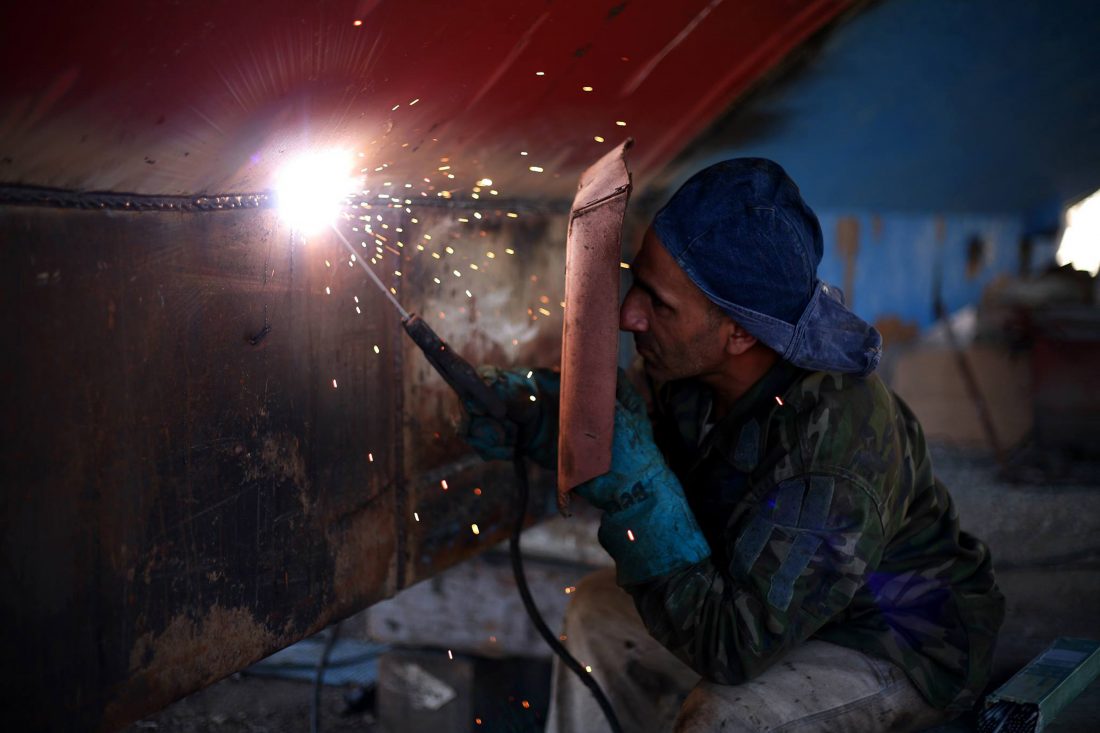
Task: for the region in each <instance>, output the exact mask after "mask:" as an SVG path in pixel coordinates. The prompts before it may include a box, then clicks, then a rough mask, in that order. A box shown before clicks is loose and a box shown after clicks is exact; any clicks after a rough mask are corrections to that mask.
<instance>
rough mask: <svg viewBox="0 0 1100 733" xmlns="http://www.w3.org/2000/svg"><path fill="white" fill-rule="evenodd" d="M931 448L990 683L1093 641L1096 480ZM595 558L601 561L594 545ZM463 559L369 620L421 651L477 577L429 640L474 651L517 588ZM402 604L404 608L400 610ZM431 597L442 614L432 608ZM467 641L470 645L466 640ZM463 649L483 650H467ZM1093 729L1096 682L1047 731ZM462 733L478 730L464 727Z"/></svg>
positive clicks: (267, 689)
mask: <svg viewBox="0 0 1100 733" xmlns="http://www.w3.org/2000/svg"><path fill="white" fill-rule="evenodd" d="M932 450H933V456H934V461H935V467H936V472H937V475H939V477H940V478H941V479H942V480H943V481H944V483H946V484H947V486H948V487H949V488H950V490H951V493H952V495H953V496H954V498H955V501H956V504H957V506H958V511H959V515H960V520H961V523H962V526H963V528H964V529H966V530H968V531H970V532H972V533H973V534H976V535H977V536H979V537H981V538H982V539H984V540H985V541H986V542H987V543H988V544H989V546H990V548H991V550H992V552H993V556H994V563H995V567H996V568H997V574H998V583H999V584H1000V586H1001V588H1002V590H1003V591H1004V593H1005V595H1006V597H1007V599H1008V611H1007V618H1006V621H1005V625H1004V628H1003V630H1002V634H1001V639H1000V642H999V647H998V652H997V658H996V663H995V664H996V669H995V672H994V677H995V679H994V684H995V685H999V684H1001V683H1002V682H1004V681H1005V680H1007V679H1008V677H1010V676H1011V675H1012V674H1013V673H1014V672H1015V671H1016V670H1018V669H1019V668H1020V667H1021V666H1022V665H1023V664H1025V663H1026V662H1027V661H1028V660H1030V659H1031V658H1033V657H1034V656H1036V655H1037V654H1038V653H1039V652H1041V651H1042V650H1043V649H1045V648H1046V646H1047V645H1048V644H1049V643H1050V642H1051V641H1052V640H1053V639H1054V638H1056V637H1057V636H1081V637H1089V638H1100V546H1098V545H1097V544H1096V543H1097V538H1098V537H1100V472H1094V471H1092V469H1091V467H1089V466H1087V465H1084V464H1081V466H1078V469H1079V470H1076V471H1074V472H1072V474H1071V475H1072V476H1073V477H1074V479H1075V482H1074V483H1057V484H1054V483H1014V482H1011V481H1006V480H1005V478H1004V477H1003V476H1002V475H1000V469H999V468H998V466H997V465H996V463H995V462H994V461H993V460H992V458H991V457H990V456H989V455H988V454H987V453H986V452H985V451H981V450H974V449H962V448H957V447H951V446H948V445H945V444H936V445H933V447H932ZM1013 470H1014V472H1015V473H1014V474H1010V475H1018V476H1019V475H1024V473H1025V472H1026V470H1027V469H1026V468H1021V467H1018V468H1016V469H1013ZM1063 475H1065V474H1063ZM1026 477H1027V478H1028V479H1029V480H1030V481H1033V482H1034V481H1036V480H1037V479H1039V480H1041V476H1040V475H1039V474H1036V473H1034V472H1030V473H1028V474H1027V476H1026ZM582 519H583V518H582ZM551 526H553V525H551ZM563 526H564V527H565V528H564V529H563V530H562V531H564V532H566V533H568V536H567V537H566V538H565V539H564V540H563V543H565V544H568V545H569V553H570V556H571V557H572V558H573V559H574V564H573V566H572V567H570V568H568V569H567V570H565V569H563V568H564V566H552V567H549V568H547V567H545V566H546V563H547V560H546V558H547V555H548V554H552V553H548V552H547V551H546V545H547V544H548V543H552V542H553V539H552V536H549V535H548V533H547V531H546V530H545V529H543V530H541V531H540V533H536V535H533V536H532V539H533V542H532V543H531V544H532V546H531V548H530V551H531V553H532V554H533V555H534V554H538V555H539V559H538V560H534V559H533V560H532V562H531V568H534V570H532V569H529V571H528V574H529V576H530V580H531V583H532V585H533V586H534V587H535V588H536V596H538V595H539V591H538V588H539V579H540V578H543V579H544V580H545V584H546V585H549V584H551V583H554V584H558V585H560V584H562V583H564V582H567V581H562V580H561V573H562V572H569V573H573V574H576V573H577V572H578V566H577V564H576V562H575V561H576V559H577V558H582V559H585V560H589V561H591V560H593V558H596V554H593V550H592V547H580V546H578V542H581V544H583V540H578V536H579V535H578V526H579V523H577V524H574V525H563ZM553 531H554V530H551V531H550V535H552V534H553ZM580 534H584V533H583V532H582V533H580ZM592 534H593V537H592V539H591V543H592V545H593V546H595V540H594V531H593V532H592ZM595 552H596V553H597V554H598V552H599V550H598V546H597V547H596V550H595ZM471 562H472V563H480V566H479V567H481V568H482V570H477V569H474V568H472V567H459V568H455V569H453V570H451V571H448V572H447V573H444V574H442V576H440V577H439V578H437V579H433V580H432V581H429V582H428V583H424V584H421V585H419V586H416V587H414V588H412V589H410V590H408V591H405V592H404V593H402V594H400V595H399V596H398V597H397V598H395V599H393V600H392V601H387V602H386V603H387V604H390V605H389V606H386V607H381V608H379V607H376V609H372V610H374V611H375V615H376V617H377V618H381V619H387V620H388V619H391V618H396V617H398V616H399V615H400V614H402V613H404V614H405V615H406V624H405V625H404V626H403V627H401V628H400V630H399V632H395V633H398V634H399V635H400V636H401V637H402V638H403V639H404V640H405V641H408V640H414V641H415V642H416V643H417V644H418V645H420V644H423V641H424V638H425V637H428V636H431V635H432V634H433V633H434V634H436V635H438V634H439V633H440V626H439V625H438V623H436V622H434V621H431V619H433V618H435V619H438V618H439V616H438V614H439V613H445V612H446V609H445V608H442V606H443V605H448V606H449V607H450V608H451V609H452V610H453V605H449V604H451V603H453V601H454V596H453V594H452V591H450V590H448V588H449V586H448V579H447V578H448V576H449V575H453V576H454V579H455V580H454V584H455V585H456V586H457V587H466V588H467V590H468V589H469V583H470V582H471V577H473V576H476V575H478V574H481V575H482V576H484V577H485V578H487V579H488V580H486V581H485V582H486V586H485V587H499V588H500V589H501V590H499V591H498V593H497V596H499V597H497V596H494V594H491V593H486V594H478V595H479V597H480V601H479V602H480V603H481V604H482V605H481V607H480V608H478V607H475V606H473V605H471V604H470V603H469V602H467V604H466V606H465V607H464V609H463V610H464V613H469V614H471V616H474V615H477V616H479V617H480V618H479V620H478V622H477V623H478V624H480V626H478V627H477V628H476V630H475V631H474V632H469V633H468V632H464V631H461V630H453V629H452V631H451V632H447V633H448V634H449V635H450V636H453V637H455V638H454V639H451V638H439V639H438V640H437V641H436V644H437V646H438V647H439V648H440V649H446V648H449V647H451V646H454V647H456V648H461V647H462V646H464V645H466V646H471V647H472V646H473V645H474V644H475V642H476V640H477V639H481V637H482V636H484V635H485V624H487V623H490V622H491V616H492V614H493V612H494V611H493V609H494V607H500V608H506V609H507V613H506V614H502V617H503V616H507V617H509V618H511V617H512V616H514V615H515V613H516V611H515V610H514V609H515V606H514V604H513V599H512V597H511V595H510V594H511V593H513V592H514V589H512V588H510V587H508V584H507V583H506V582H503V581H501V579H500V578H499V577H498V576H500V575H501V573H504V572H506V571H505V570H501V568H500V565H501V564H500V562H498V561H494V560H491V559H479V558H475V559H474V560H473V561H471ZM540 563H541V564H542V566H544V567H543V569H542V570H539V569H538V567H539V565H540ZM486 568H487V569H486ZM553 592H554V593H559V594H560V593H562V590H561V588H558V587H557V586H556V585H555V590H554V591H553ZM504 594H508V595H507V596H505V595H504ZM403 597H406V598H408V599H410V600H408V601H406V600H405V599H404V598H403ZM433 598H435V599H436V600H435V601H434V602H436V603H438V604H440V605H441V608H438V609H433V608H431V604H432V603H433ZM403 604H404V605H403ZM540 605H543V607H544V609H546V608H548V609H549V610H550V612H549V613H547V614H546V615H547V619H546V620H547V623H548V624H549V625H550V627H551V628H557V627H558V625H559V624H560V614H561V612H562V610H563V607H564V604H563V603H561V602H554V601H547V602H545V603H542V604H540ZM410 608H416V609H420V610H419V611H417V614H423V616H424V618H426V619H429V622H428V623H425V624H423V626H418V625H417V622H416V619H415V618H409V617H408V613H409V611H408V609H410ZM372 610H368V611H367V612H365V613H364V614H362V616H361V617H356V618H353V619H352V620H351V621H349V622H345V624H344V629H345V633H351V634H356V633H359V634H363V635H366V634H368V633H370V634H372V635H374V636H378V635H379V632H380V631H382V630H383V629H385V628H387V627H392V626H393V624H392V622H387V623H378V622H377V619H376V621H375V623H374V624H371V623H370V614H371V611H372ZM487 619H489V620H487ZM471 623H473V621H471ZM509 623H511V622H509ZM518 625H519V626H525V625H524V624H518ZM507 627H508V624H504V623H503V622H502V623H501V624H500V626H499V629H500V630H501V635H502V636H503V635H504V634H505V633H507V631H506V629H507ZM433 629H434V631H433ZM521 631H522V630H521ZM452 632H453V633H452ZM517 634H519V635H518V636H516V639H515V640H514V643H515V644H518V645H520V646H524V647H526V646H528V645H529V644H530V643H531V642H530V638H531V635H530V634H529V633H527V631H522V633H521V632H517ZM466 637H469V638H470V639H474V640H475V641H470V642H467V641H464V639H465V638H466ZM486 638H487V637H486ZM383 640H386V641H395V639H383ZM397 641H400V640H397ZM493 643H494V644H501V645H507V644H508V643H509V642H508V640H507V639H505V638H499V639H498V638H497V637H494V639H493ZM470 651H471V652H477V653H480V651H479V650H477V649H473V648H471V649H470ZM310 698H311V689H310V685H308V684H305V683H300V682H288V681H281V680H269V679H259V678H247V677H241V676H240V675H234V676H232V677H230V678H227V679H226V680H223V681H222V682H219V683H217V684H215V685H213V686H211V687H209V688H207V689H206V690H202V691H200V692H198V693H195V694H194V695H191V696H190V697H188V698H186V699H184V700H181V701H179V702H177V703H175V704H174V705H171V706H169V707H168V708H166V709H165V710H163V711H161V712H160V713H158V714H156V715H154V716H151V717H149V718H147V719H146V720H144V721H141V722H139V723H136V724H134V725H133V726H131V727H130V728H128V729H126V730H127V733H137V732H138V731H146V730H158V731H173V732H174V731H186V732H188V733H191V732H194V733H200V732H202V733H205V732H210V733H244V732H246V731H247V732H249V733H256V732H259V731H307V730H308V729H309V706H310ZM344 707H345V705H344V702H343V699H342V695H341V691H340V690H337V689H334V688H326V690H325V692H324V695H323V698H322V712H323V716H324V717H323V730H326V731H381V730H382V728H381V726H380V724H379V723H378V722H377V721H376V720H375V718H374V716H373V715H372V714H370V713H366V714H364V713H356V714H353V715H351V716H346V717H345V716H341V715H340V711H341V710H342V709H343V708H344ZM1096 720H1100V684H1094V685H1093V686H1092V687H1091V688H1090V690H1088V691H1087V692H1086V693H1085V695H1083V696H1082V697H1081V698H1080V699H1079V700H1078V702H1077V704H1076V705H1075V706H1074V707H1073V708H1072V709H1070V710H1067V711H1066V713H1065V714H1064V715H1063V717H1062V719H1060V720H1058V721H1056V724H1055V725H1054V726H1052V727H1049V728H1048V730H1051V731H1056V733H1084V732H1085V731H1093V730H1097V726H1096V723H1095V721H1096ZM470 729H471V730H483V729H484V728H475V727H473V726H471V728H470ZM973 729H974V728H973V721H972V720H964V721H962V722H960V723H956V724H954V725H952V726H949V727H945V728H943V729H941V730H942V731H943V733H948V732H949V731H950V733H962V732H963V731H967V730H973ZM386 733H397V732H396V731H387V732H386Z"/></svg>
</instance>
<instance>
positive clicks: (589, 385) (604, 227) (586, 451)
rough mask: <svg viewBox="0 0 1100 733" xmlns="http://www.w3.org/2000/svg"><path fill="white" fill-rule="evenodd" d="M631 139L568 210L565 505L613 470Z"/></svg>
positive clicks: (562, 439)
mask: <svg viewBox="0 0 1100 733" xmlns="http://www.w3.org/2000/svg"><path fill="white" fill-rule="evenodd" d="M633 144H634V140H633V139H632V138H627V139H626V140H625V141H624V142H623V143H622V144H621V145H619V146H618V147H616V148H615V149H614V150H612V151H611V152H609V153H608V154H607V155H605V156H603V157H602V158H600V160H599V161H597V162H596V163H595V164H594V165H593V166H591V167H590V168H588V170H586V171H585V172H584V173H583V174H581V179H580V183H579V184H578V187H577V195H576V196H575V197H574V199H573V208H572V210H571V212H570V215H569V233H568V236H567V238H566V245H565V247H566V255H565V321H564V323H563V326H562V353H561V414H560V417H559V422H558V509H559V510H560V511H561V512H562V513H563V514H564V513H565V512H566V508H567V507H568V504H569V501H568V495H569V492H570V491H572V490H573V489H574V488H575V487H576V486H578V485H579V484H582V483H584V482H585V481H588V480H590V479H593V478H595V477H597V476H599V475H601V474H604V473H607V471H608V470H609V469H610V468H611V439H612V436H613V432H612V431H613V428H614V424H615V375H616V366H617V362H618V353H619V262H620V259H621V256H622V232H623V217H624V216H625V215H626V204H627V200H628V199H629V198H630V189H631V180H630V171H629V170H628V169H627V167H626V158H625V154H626V151H627V150H628V149H630V147H631V145H633Z"/></svg>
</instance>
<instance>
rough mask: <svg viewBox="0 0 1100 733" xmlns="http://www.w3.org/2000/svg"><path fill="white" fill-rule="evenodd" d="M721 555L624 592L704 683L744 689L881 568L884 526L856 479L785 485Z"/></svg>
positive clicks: (735, 525)
mask: <svg viewBox="0 0 1100 733" xmlns="http://www.w3.org/2000/svg"><path fill="white" fill-rule="evenodd" d="M725 543H726V548H725V549H726V552H725V553H724V556H725V559H724V560H721V561H719V560H718V558H719V555H718V554H716V555H715V556H713V557H712V558H709V559H707V560H704V561H703V562H700V563H697V564H695V565H692V566H690V567H688V568H685V569H683V570H679V571H677V572H674V573H671V574H669V575H666V576H662V577H661V578H658V579H656V580H653V581H650V582H647V583H644V584H641V585H636V586H631V587H628V588H627V590H628V591H629V592H630V593H631V594H632V595H633V596H634V600H635V604H636V605H637V607H638V611H639V613H640V614H641V617H642V620H643V622H644V623H645V625H646V627H647V628H648V629H649V632H650V634H651V635H652V636H653V637H654V638H656V639H657V640H658V641H660V642H661V643H662V644H663V645H664V646H665V647H666V648H668V649H669V650H670V651H671V652H672V653H673V654H675V655H676V656H678V657H679V658H680V659H682V660H683V661H684V662H685V663H687V664H688V665H689V666H690V667H691V668H692V669H694V670H695V671H696V672H698V673H699V674H700V675H701V676H702V677H703V678H705V679H707V680H710V681H712V682H716V683H720V684H738V683H740V682H744V681H745V680H748V679H752V678H753V677H755V676H757V675H759V674H760V673H761V672H763V671H764V670H765V669H767V668H768V667H769V666H770V665H771V664H772V663H773V662H775V661H776V660H777V659H778V658H780V657H781V656H782V655H783V654H784V652H786V651H787V650H788V649H790V648H792V647H794V646H796V645H797V644H799V643H800V642H802V641H804V640H805V639H807V638H809V637H810V636H811V635H812V634H813V633H814V632H816V631H817V630H818V629H819V628H821V627H822V626H823V625H825V624H826V623H827V622H828V621H829V620H830V619H831V618H833V617H834V616H836V615H837V614H839V613H841V612H842V611H843V610H844V609H845V608H846V607H847V606H848V604H849V603H850V602H851V600H852V596H853V595H854V594H855V592H856V591H857V590H858V589H859V588H860V587H861V586H862V585H863V584H864V583H865V582H866V579H867V576H868V575H869V574H870V573H871V572H872V571H873V570H874V569H875V568H876V567H877V565H878V563H879V561H880V560H881V558H882V553H883V547H884V535H883V525H882V522H881V519H880V515H879V512H878V508H877V506H876V505H875V503H874V501H873V499H872V498H871V493H870V492H869V491H868V490H867V489H866V487H865V486H863V485H862V484H861V480H860V479H859V478H857V477H854V476H850V475H847V474H844V473H812V474H804V475H800V476H796V477H793V478H790V479H787V480H785V481H782V482H780V483H779V484H778V485H776V486H775V487H774V488H772V489H771V490H770V491H768V492H767V493H766V494H765V495H764V496H763V497H762V499H761V501H760V502H759V503H758V504H757V509H756V511H755V512H753V513H749V514H748V515H747V516H743V517H741V518H739V519H736V520H734V521H733V522H732V523H731V526H730V527H728V528H727V530H726V534H725Z"/></svg>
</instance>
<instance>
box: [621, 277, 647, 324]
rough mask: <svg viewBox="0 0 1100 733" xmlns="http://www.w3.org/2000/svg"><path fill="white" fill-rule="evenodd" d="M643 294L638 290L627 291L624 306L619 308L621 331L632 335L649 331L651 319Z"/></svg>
mask: <svg viewBox="0 0 1100 733" xmlns="http://www.w3.org/2000/svg"><path fill="white" fill-rule="evenodd" d="M640 296H641V293H640V292H639V291H638V289H637V288H633V287H632V288H631V289H630V290H628V291H627V293H626V297H625V298H624V299H623V304H622V306H621V307H620V308H619V329H620V330H623V331H630V332H632V333H641V332H643V331H648V330H649V317H648V316H647V315H646V312H645V307H644V305H643V303H642V302H641V301H642V298H641V297H640Z"/></svg>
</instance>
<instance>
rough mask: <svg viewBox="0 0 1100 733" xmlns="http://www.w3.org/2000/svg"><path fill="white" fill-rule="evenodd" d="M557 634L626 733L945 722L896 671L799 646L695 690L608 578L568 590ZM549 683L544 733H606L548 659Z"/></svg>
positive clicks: (592, 578) (852, 654) (691, 678)
mask: <svg viewBox="0 0 1100 733" xmlns="http://www.w3.org/2000/svg"><path fill="white" fill-rule="evenodd" d="M564 633H565V635H566V642H565V645H566V646H567V647H568V648H569V650H570V651H571V652H572V653H573V655H574V656H575V657H576V658H577V661H579V662H580V663H581V664H582V665H589V666H591V667H592V675H593V676H594V677H595V678H596V681H597V682H599V684H600V687H601V688H603V691H604V694H605V695H607V697H608V699H609V700H610V701H611V705H612V707H613V708H614V709H615V713H616V715H618V717H619V722H620V723H621V725H622V727H623V730H624V731H627V733H647V732H649V731H653V733H658V732H660V733H668V732H669V731H676V733H701V732H702V731H722V733H739V732H740V731H772V732H775V731H799V732H800V733H808V732H809V731H858V732H859V733H866V732H867V731H910V730H920V729H922V728H926V727H929V726H934V725H938V724H940V723H943V722H945V721H947V720H949V719H950V718H951V716H950V715H948V714H945V713H944V712H943V711H941V710H938V709H936V708H933V707H931V706H930V705H928V703H926V702H925V701H924V698H922V697H921V695H920V693H919V692H918V691H917V689H916V688H915V687H913V685H912V683H911V682H909V679H908V678H907V677H906V676H905V673H904V672H902V671H901V669H899V668H898V667H897V666H896V665H894V664H892V663H891V662H888V661H886V660H883V659H877V658H874V657H870V656H867V655H865V654H862V653H860V652H858V651H855V650H852V649H848V648H846V647H842V646H837V645H835V644H830V643H827V642H824V641H816V640H811V641H808V642H806V643H804V644H802V645H800V646H799V647H797V648H795V649H793V650H792V651H791V652H789V653H788V654H787V655H786V656H785V657H784V658H783V659H782V660H781V661H779V662H778V663H776V664H775V665H773V666H772V667H771V668H769V669H768V670H767V671H766V672H764V673H763V674H762V675H760V676H759V677H757V678H755V679H753V680H750V681H749V682H746V683H744V684H741V685H716V684H713V683H710V682H704V681H701V680H700V677H699V675H697V674H695V672H693V671H692V670H691V668H689V667H688V666H687V665H685V664H684V663H683V662H681V661H680V660H679V659H677V658H676V657H674V656H673V655H672V654H671V653H670V652H669V651H668V650H666V649H665V648H664V647H662V646H661V645H660V644H659V643H658V642H657V641H656V640H655V639H653V638H652V637H651V636H650V635H649V633H648V632H647V631H646V629H645V627H644V626H643V625H642V620H641V618H640V617H639V616H638V612H637V611H636V610H635V608H634V601H633V599H632V598H631V597H630V596H629V595H628V594H627V593H626V592H625V591H623V590H622V589H621V588H619V587H618V586H617V585H616V584H615V574H614V571H612V570H610V569H607V570H600V571H597V572H595V573H592V574H591V575H589V576H587V577H586V578H584V579H583V580H582V581H581V582H580V584H579V585H578V586H577V590H576V592H575V593H574V595H573V599H572V602H571V603H570V605H569V608H568V610H567V611H566V614H565V629H564ZM552 684H553V689H552V692H551V697H550V714H549V718H550V719H549V722H548V725H547V733H597V732H599V731H607V730H609V728H608V726H607V723H606V721H605V720H604V717H603V714H602V713H601V712H600V707H599V705H598V704H597V703H596V700H595V698H594V697H593V696H592V694H591V693H590V692H589V691H588V688H586V687H585V686H584V685H583V684H582V683H581V682H580V681H579V680H578V679H577V678H576V676H575V675H574V674H573V673H572V672H571V671H569V669H568V668H566V667H565V666H564V665H562V664H560V663H559V661H558V660H557V659H555V660H554V672H553V682H552Z"/></svg>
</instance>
